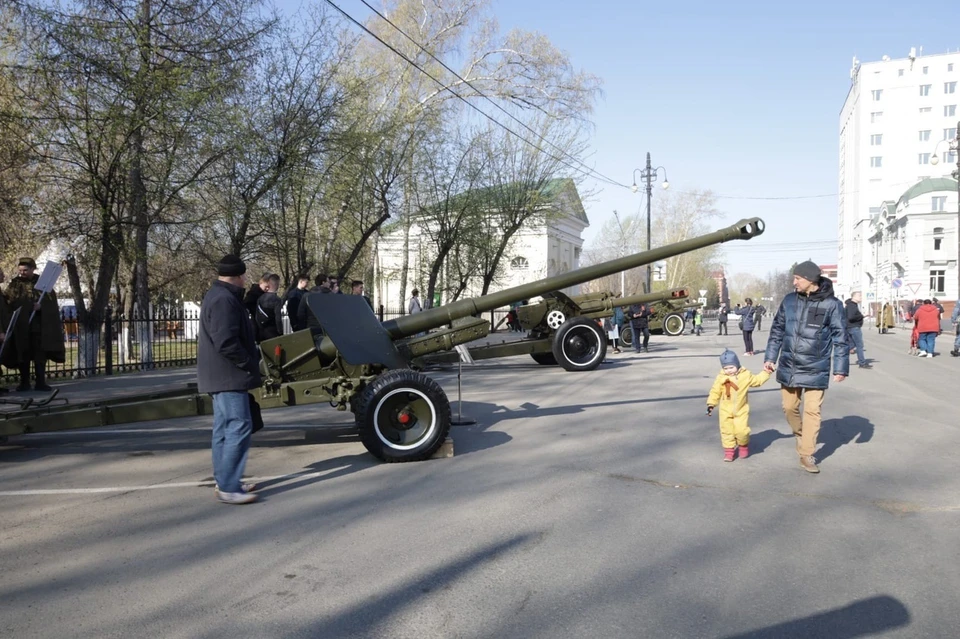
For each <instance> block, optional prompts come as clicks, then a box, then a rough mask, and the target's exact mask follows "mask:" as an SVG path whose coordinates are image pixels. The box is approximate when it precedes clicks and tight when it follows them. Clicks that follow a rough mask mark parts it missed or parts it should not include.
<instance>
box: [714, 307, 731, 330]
mask: <svg viewBox="0 0 960 639" xmlns="http://www.w3.org/2000/svg"><path fill="white" fill-rule="evenodd" d="M729 313H730V307H729V306H727V305H726V304H721V305H720V308H719V309H718V310H717V323H719V324H720V331H719V332H718V333H717V334H718V335H729V334H730V333H729V332H727V319H728V317H727V316H728V314H729Z"/></svg>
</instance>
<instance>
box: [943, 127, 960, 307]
mask: <svg viewBox="0 0 960 639" xmlns="http://www.w3.org/2000/svg"><path fill="white" fill-rule="evenodd" d="M953 151H954V154H955V155H956V157H957V170H956V171H954V172H953V179H955V180H956V181H957V299H958V300H960V122H957V135H956V137H955V139H954V141H953ZM944 288H946V287H944ZM954 303H956V301H955V302H954Z"/></svg>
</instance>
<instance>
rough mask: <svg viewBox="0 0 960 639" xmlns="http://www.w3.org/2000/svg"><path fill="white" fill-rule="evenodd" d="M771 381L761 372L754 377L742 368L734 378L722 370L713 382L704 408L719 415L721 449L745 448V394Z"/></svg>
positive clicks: (747, 412)
mask: <svg viewBox="0 0 960 639" xmlns="http://www.w3.org/2000/svg"><path fill="white" fill-rule="evenodd" d="M768 379H770V373H768V372H767V371H761V372H760V373H758V374H757V375H754V374H753V373H751V372H750V371H748V370H747V369H745V368H741V369H740V370H739V371H738V372H737V374H736V375H727V374H726V373H724V372H723V371H720V374H719V375H717V379H715V380H714V381H713V388H711V389H710V395H709V396H708V397H707V406H716V407H717V408H718V411H719V413H720V441H721V442H722V443H723V447H724V448H734V447H735V446H746V445H748V444H749V443H750V424H749V420H750V404H749V403H747V392H748V391H749V390H750V389H751V388H755V387H757V386H762V385H763V384H764V383H766V381H767V380H768Z"/></svg>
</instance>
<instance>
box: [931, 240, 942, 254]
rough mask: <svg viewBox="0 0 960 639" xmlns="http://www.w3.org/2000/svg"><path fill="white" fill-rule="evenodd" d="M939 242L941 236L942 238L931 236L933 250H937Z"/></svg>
mask: <svg viewBox="0 0 960 639" xmlns="http://www.w3.org/2000/svg"><path fill="white" fill-rule="evenodd" d="M941 242H943V238H942V237H935V238H933V250H934V251H939V250H940V243H941Z"/></svg>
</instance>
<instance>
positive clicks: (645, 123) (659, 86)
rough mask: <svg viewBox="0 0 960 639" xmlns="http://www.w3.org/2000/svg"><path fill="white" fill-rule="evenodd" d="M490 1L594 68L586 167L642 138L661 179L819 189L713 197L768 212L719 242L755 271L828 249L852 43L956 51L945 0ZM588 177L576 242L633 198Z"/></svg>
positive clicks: (732, 262)
mask: <svg viewBox="0 0 960 639" xmlns="http://www.w3.org/2000/svg"><path fill="white" fill-rule="evenodd" d="M334 1H335V2H337V4H339V5H340V6H341V7H343V8H344V9H345V10H346V11H348V12H349V13H350V14H351V15H353V16H354V17H356V18H358V19H360V20H364V19H366V18H368V17H370V16H371V15H372V14H370V12H369V10H367V9H366V8H365V7H363V5H362V4H360V3H359V2H357V1H356V0H334ZM491 1H492V8H493V11H494V13H495V15H496V16H497V19H498V20H499V21H500V25H501V28H502V29H503V30H504V31H506V30H508V29H512V28H520V29H525V30H534V31H539V32H541V33H543V34H545V35H546V36H548V37H549V39H550V40H551V41H552V42H553V43H554V44H555V45H556V46H558V47H559V48H560V49H562V50H564V51H566V52H567V54H568V55H569V56H570V58H571V60H572V61H573V63H574V65H575V66H577V67H579V68H582V69H584V70H587V71H590V72H592V73H594V74H596V75H598V76H600V77H601V78H602V79H603V89H604V96H603V97H602V98H601V100H600V102H599V104H598V105H597V109H596V112H595V114H594V118H593V119H594V122H595V124H596V130H595V134H594V136H593V139H592V140H591V142H592V147H593V155H592V157H591V158H590V160H589V163H590V164H592V165H593V167H594V168H595V169H596V170H597V171H599V172H600V173H602V174H604V175H606V176H609V177H611V178H614V179H616V180H617V181H620V182H623V183H625V184H630V183H631V182H632V180H633V177H632V176H633V169H634V168H640V167H642V166H643V163H644V161H645V157H646V152H647V151H649V152H650V153H651V154H652V157H653V164H654V166H657V165H663V166H664V167H665V168H666V169H667V172H668V175H669V178H670V184H671V188H676V189H681V190H689V189H694V188H704V189H711V190H713V191H714V192H716V193H718V194H720V195H724V196H739V197H789V196H810V195H820V194H829V197H823V198H815V199H799V200H770V201H761V200H747V199H736V198H734V197H726V198H723V199H721V200H720V202H719V208H720V209H721V210H722V211H723V212H724V219H723V220H722V221H721V222H720V223H718V226H719V225H721V224H727V223H732V222H735V221H736V220H738V219H740V218H743V217H752V216H759V217H762V218H764V220H765V221H766V222H767V232H766V233H765V234H764V235H763V236H762V237H760V238H757V239H754V240H751V241H750V242H742V243H741V242H737V243H733V244H728V245H727V249H726V250H725V260H726V263H727V272H728V273H730V274H732V273H737V272H753V273H755V274H757V275H763V274H765V273H766V272H767V271H769V270H772V269H774V268H778V267H780V268H787V267H789V266H790V264H792V263H793V262H794V261H798V260H803V259H806V258H808V257H812V258H813V259H815V260H817V261H819V262H821V263H833V262H835V260H836V238H837V222H836V214H837V198H836V195H835V194H836V191H837V186H838V185H837V181H838V176H837V155H838V135H839V133H838V126H839V124H838V118H839V112H840V108H841V107H842V105H843V101H844V98H845V97H846V94H847V90H848V89H849V86H850V80H849V69H850V63H851V59H852V57H853V56H854V55H856V56H857V57H859V59H860V60H862V61H873V60H879V59H880V58H881V56H883V55H889V56H890V57H892V58H902V57H905V56H906V55H907V53H908V51H909V50H910V47H917V48H918V49H919V48H920V47H921V46H922V47H923V51H924V53H926V54H932V53H943V52H946V51H948V50H951V51H955V50H958V49H960V32H958V31H957V25H958V24H960V2H958V0H926V1H925V2H922V3H908V2H903V1H902V0H900V1H898V2H893V1H891V0H871V1H866V0H846V1H839V2H838V1H837V0H833V1H831V2H826V1H825V0H807V1H804V2H777V1H774V2H770V1H769V0H749V1H745V0H732V1H730V2H717V1H716V0H684V1H683V2H673V3H671V2H642V3H641V2H637V1H636V0H632V1H629V2H628V1H626V0H609V1H604V2H595V3H591V2H584V1H583V0H578V1H573V0H550V1H549V2H548V1H547V0H491ZM281 2H282V0H281ZM283 4H287V3H286V2H282V5H283ZM290 4H292V2H290ZM371 4H374V6H377V5H379V3H371ZM282 5H281V6H282ZM592 186H595V187H596V189H599V191H600V192H599V193H598V195H597V196H596V197H595V198H594V199H593V200H592V201H589V202H587V203H586V207H587V214H588V216H589V217H590V220H591V228H589V229H588V230H587V231H586V234H585V235H586V239H587V242H588V243H589V242H590V241H591V240H592V239H593V237H594V236H595V235H596V233H597V231H598V230H599V229H600V227H601V226H603V224H604V222H605V221H606V220H607V219H609V218H610V217H612V215H613V213H612V211H613V210H614V209H617V210H619V211H620V213H621V216H623V215H626V214H632V213H635V212H636V211H637V210H638V208H639V207H640V206H641V204H642V202H643V201H644V200H645V197H642V196H641V194H642V191H641V194H633V193H631V192H630V191H629V190H626V189H621V188H618V187H611V186H603V185H600V184H597V185H592V184H590V183H589V182H588V184H587V188H591V187H592ZM658 192H659V191H654V197H656V196H657V193H658ZM644 210H645V209H644ZM797 242H804V243H807V244H803V245H802V248H795V247H794V246H793V244H794V243H797Z"/></svg>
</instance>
